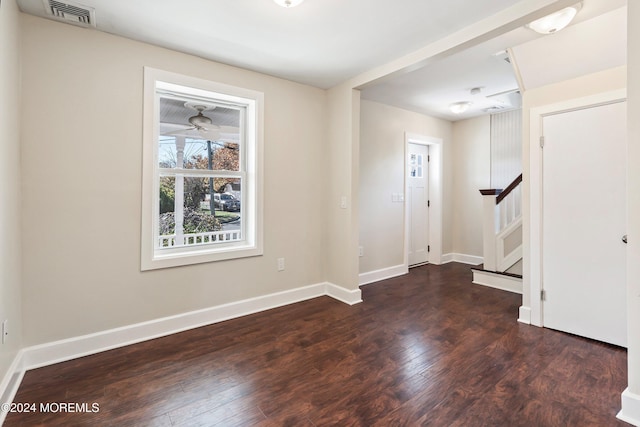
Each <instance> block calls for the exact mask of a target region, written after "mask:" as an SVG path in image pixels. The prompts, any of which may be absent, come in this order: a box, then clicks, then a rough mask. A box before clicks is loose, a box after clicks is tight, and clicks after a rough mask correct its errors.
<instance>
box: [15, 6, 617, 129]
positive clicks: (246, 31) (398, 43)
mask: <svg viewBox="0 0 640 427" xmlns="http://www.w3.org/2000/svg"><path fill="white" fill-rule="evenodd" d="M17 1H18V4H19V6H20V8H21V10H22V11H23V12H25V13H30V14H33V15H37V16H42V17H49V15H47V14H46V12H45V6H44V2H43V0H17ZM58 1H64V0H58ZM70 1H71V2H75V3H80V4H82V5H85V6H89V7H93V8H95V18H96V19H95V22H96V25H97V29H98V30H99V31H105V32H108V33H112V34H116V35H119V36H123V37H127V38H130V39H134V40H139V41H143V42H146V43H151V44H155V45H158V46H163V47H166V48H170V49H175V50H178V51H182V52H186V53H190V54H193V55H197V56H200V57H203V58H207V59H210V60H214V61H217V62H222V63H226V64H230V65H235V66H239V67H242V68H246V69H250V70H255V71H259V72H262V73H265V74H269V75H273V76H277V77H281V78H285V79H288V80H292V81H296V82H300V83H303V84H309V85H312V86H316V87H320V88H330V87H333V86H335V85H337V84H339V83H342V82H343V81H345V80H348V79H349V78H352V77H354V76H356V75H359V74H361V73H363V72H365V71H367V70H370V69H372V68H374V67H377V66H380V65H382V64H385V63H388V62H390V61H393V60H395V59H397V58H399V57H402V56H403V55H405V54H408V53H410V52H413V51H416V50H417V49H420V48H422V47H424V46H426V45H428V44H429V43H431V42H434V41H437V40H439V39H442V38H443V37H445V36H448V35H451V34H453V33H455V32H456V31H458V30H460V29H462V28H464V27H467V26H469V25H471V24H473V23H476V22H478V21H481V20H483V19H485V18H487V17H489V16H492V15H494V14H496V13H497V12H500V11H502V10H504V9H506V8H509V7H512V6H513V5H515V4H518V3H519V0H482V1H478V0H403V1H387V2H382V1H372V0H349V1H345V0H305V1H304V2H303V3H302V4H301V5H299V6H297V7H294V8H290V9H285V8H282V7H280V6H278V5H276V4H275V3H274V2H273V1H272V0H179V1H178V0H175V1H169V0H70ZM583 3H584V6H583V8H582V10H581V11H580V13H579V14H578V17H577V19H576V22H580V21H585V20H588V19H591V18H593V17H594V16H598V15H600V14H602V13H605V12H608V11H610V10H613V9H616V8H620V7H621V6H624V5H626V0H584V2H583ZM568 30H569V29H567V30H565V31H568ZM560 35H562V33H559V34H556V35H553V36H548V37H558V36H560ZM536 37H538V36H537V35H536V34H535V33H533V32H532V31H530V30H527V29H525V28H519V29H516V30H514V31H511V32H509V33H507V34H504V35H502V36H499V37H497V38H495V39H493V40H489V41H487V42H485V43H482V44H480V45H477V46H475V47H473V48H470V49H467V50H465V51H462V52H459V53H457V54H455V55H452V56H449V57H447V58H444V59H441V60H440V61H437V62H434V63H432V64H430V65H428V66H425V67H423V68H421V69H418V70H416V71H413V72H411V73H408V74H401V73H400V74H398V75H394V76H393V77H390V78H388V79H384V80H383V81H381V82H379V83H375V84H373V85H371V86H367V87H366V88H364V89H363V91H362V96H363V98H364V99H370V100H374V101H378V102H383V103H386V104H390V105H395V106H398V107H401V108H405V109H409V110H412V111H417V112H422V113H425V114H429V115H433V116H436V117H441V118H445V119H448V120H459V119H462V118H467V117H472V116H475V115H480V114H486V111H485V110H486V109H487V108H489V107H491V106H494V105H496V102H495V100H496V98H491V99H489V100H487V98H486V96H487V95H492V94H495V93H499V92H503V91H508V90H512V89H516V88H517V82H516V79H515V77H514V74H513V71H512V68H511V65H510V64H509V63H507V62H505V61H504V57H505V55H500V56H497V57H496V56H493V55H492V54H494V53H496V52H498V51H501V50H504V49H505V48H507V47H514V46H519V45H524V44H526V43H528V42H530V41H531V40H533V39H535V38H536ZM550 40H551V39H550ZM549 43H551V44H553V42H549ZM473 87H481V88H482V92H481V94H480V95H474V96H472V95H471V94H470V93H469V89H471V88H473ZM467 100H468V101H471V102H473V105H472V108H470V109H469V111H468V112H467V113H465V114H462V115H457V116H456V115H453V114H452V113H451V112H450V111H449V110H448V106H449V104H451V103H452V102H457V101H467Z"/></svg>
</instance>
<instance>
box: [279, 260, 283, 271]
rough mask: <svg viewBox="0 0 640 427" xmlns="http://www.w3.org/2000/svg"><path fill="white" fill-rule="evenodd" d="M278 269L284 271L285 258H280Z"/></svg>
mask: <svg viewBox="0 0 640 427" xmlns="http://www.w3.org/2000/svg"><path fill="white" fill-rule="evenodd" d="M278 271H284V258H278Z"/></svg>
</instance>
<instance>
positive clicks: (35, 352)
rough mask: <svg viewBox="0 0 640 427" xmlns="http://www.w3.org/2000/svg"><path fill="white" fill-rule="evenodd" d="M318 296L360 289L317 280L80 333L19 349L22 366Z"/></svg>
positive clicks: (349, 297)
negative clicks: (111, 327) (123, 324)
mask: <svg viewBox="0 0 640 427" xmlns="http://www.w3.org/2000/svg"><path fill="white" fill-rule="evenodd" d="M320 296H330V297H332V298H335V299H337V300H339V301H341V302H344V303H346V304H350V305H353V304H357V303H358V302H361V301H362V299H361V292H360V289H357V290H349V289H345V288H342V287H340V286H337V285H334V284H332V283H326V282H325V283H319V284H316V285H311V286H305V287H302V288H297V289H292V290H288V291H283V292H277V293H273V294H269V295H264V296H261V297H256V298H250V299H246V300H242V301H237V302H233V303H229V304H223V305H219V306H215V307H210V308H206V309H203V310H197V311H191V312H188V313H182V314H178V315H175V316H169V317H164V318H161V319H155V320H151V321H148V322H143V323H137V324H134V325H129V326H124V327H121V328H115V329H110V330H107V331H102V332H97V333H93V334H89V335H83V336H80V337H74V338H69V339H65V340H60V341H54V342H50V343H45V344H40V345H36V346H32V347H27V348H25V349H23V350H22V352H23V357H22V366H23V369H25V370H29V369H35V368H39V367H42V366H47V365H52V364H54V363H59V362H64V361H67V360H71V359H75V358H78V357H83V356H87V355H90V354H95V353H99V352H102V351H107V350H111V349H114V348H118V347H123V346H126V345H130V344H135V343H139V342H142V341H147V340H150V339H154V338H159V337H163V336H166V335H171V334H175V333H178V332H182V331H186V330H189V329H194V328H198V327H201V326H205V325H210V324H213V323H218V322H222V321H225V320H229V319H234V318H238V317H242V316H246V315H249V314H253V313H257V312H260V311H265V310H269V309H272V308H276V307H282V306H284V305H288V304H293V303H296V302H300V301H305V300H308V299H312V298H317V297H320Z"/></svg>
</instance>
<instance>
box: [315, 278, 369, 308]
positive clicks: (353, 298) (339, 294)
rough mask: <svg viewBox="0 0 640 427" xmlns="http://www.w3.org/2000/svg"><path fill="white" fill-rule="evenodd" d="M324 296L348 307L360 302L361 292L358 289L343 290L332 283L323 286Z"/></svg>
mask: <svg viewBox="0 0 640 427" xmlns="http://www.w3.org/2000/svg"><path fill="white" fill-rule="evenodd" d="M324 295H327V296H330V297H331V298H333V299H336V300H338V301H340V302H343V303H345V304H349V305H356V304H359V303H361V302H362V291H361V290H360V289H353V290H351V289H345V288H343V287H342V286H338V285H334V284H333V283H325V284H324Z"/></svg>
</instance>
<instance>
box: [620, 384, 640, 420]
mask: <svg viewBox="0 0 640 427" xmlns="http://www.w3.org/2000/svg"><path fill="white" fill-rule="evenodd" d="M616 418H618V419H619V420H622V421H624V422H626V423H629V424H631V425H634V426H639V427H640V395H638V394H635V393H631V392H630V391H629V389H626V390H625V391H623V392H622V409H621V410H620V412H618V415H616Z"/></svg>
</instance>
